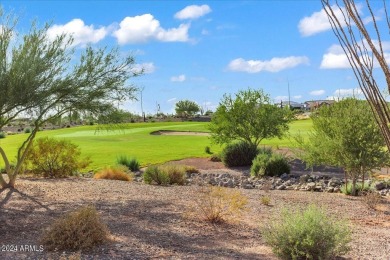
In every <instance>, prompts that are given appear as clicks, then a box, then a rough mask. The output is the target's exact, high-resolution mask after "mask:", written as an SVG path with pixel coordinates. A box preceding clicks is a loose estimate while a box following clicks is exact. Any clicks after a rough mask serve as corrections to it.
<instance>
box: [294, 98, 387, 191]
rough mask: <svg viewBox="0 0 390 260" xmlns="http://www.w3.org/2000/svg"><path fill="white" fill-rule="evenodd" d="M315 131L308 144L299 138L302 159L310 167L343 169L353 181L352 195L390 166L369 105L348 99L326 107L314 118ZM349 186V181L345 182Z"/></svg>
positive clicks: (346, 175) (311, 134)
mask: <svg viewBox="0 0 390 260" xmlns="http://www.w3.org/2000/svg"><path fill="white" fill-rule="evenodd" d="M311 118H312V120H313V129H314V130H313V131H312V132H311V133H310V135H309V138H308V140H306V141H305V140H303V138H302V137H299V138H297V139H296V140H298V143H300V146H301V148H302V150H303V152H302V159H303V160H304V161H306V162H307V163H308V164H309V166H313V165H321V164H328V165H334V166H339V167H343V168H344V171H345V177H346V179H347V178H349V179H351V182H352V195H357V190H356V183H357V181H358V179H362V180H363V185H364V179H365V176H366V174H367V173H370V172H371V171H373V170H375V169H378V168H381V167H383V166H387V165H389V162H390V154H389V153H388V152H387V150H386V149H384V147H385V142H384V139H383V136H382V135H381V132H380V129H379V127H378V125H377V124H376V122H375V119H374V117H373V115H372V111H371V110H370V107H369V104H368V102H367V101H365V100H364V101H363V100H357V99H354V98H348V99H345V100H342V101H340V102H337V103H335V104H333V105H332V106H330V107H327V106H323V107H321V108H320V109H319V110H318V111H317V112H315V113H313V114H312V116H311ZM346 183H347V181H346Z"/></svg>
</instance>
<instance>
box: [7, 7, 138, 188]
mask: <svg viewBox="0 0 390 260" xmlns="http://www.w3.org/2000/svg"><path fill="white" fill-rule="evenodd" d="M17 21H18V19H17V17H14V16H12V15H6V14H4V13H3V11H2V9H1V7H0V129H1V128H2V127H4V126H5V125H7V124H8V123H9V122H11V121H12V120H14V119H16V118H18V117H20V116H21V115H28V116H30V117H31V118H34V122H33V126H32V131H31V133H30V134H29V135H28V137H27V138H26V140H25V141H24V142H23V143H22V145H21V146H20V147H19V148H18V151H17V156H16V163H15V167H11V164H10V161H9V159H8V157H7V154H6V153H5V151H4V149H3V148H2V147H1V146H0V157H1V159H2V160H3V162H4V165H5V171H6V173H7V176H8V181H7V180H6V179H4V178H3V176H2V174H0V186H1V187H2V188H8V187H14V185H15V181H16V177H17V176H18V174H19V173H20V172H21V171H22V165H23V162H24V160H25V158H26V156H27V151H28V150H29V148H30V147H31V146H32V143H33V140H34V139H35V136H36V134H37V132H38V130H39V129H40V127H41V126H42V125H44V124H45V122H47V121H49V120H50V119H52V118H60V117H62V116H63V115H66V114H67V113H69V111H78V112H80V113H81V112H84V113H85V112H88V113H90V114H91V115H95V116H96V115H98V114H101V113H102V112H104V111H107V110H109V109H112V108H113V106H114V104H118V102H121V101H125V100H127V99H134V98H135V97H134V94H135V92H136V90H137V89H136V87H135V86H134V85H132V84H130V83H129V82H128V80H129V79H130V78H131V77H133V76H137V75H139V74H142V71H141V72H139V73H138V72H134V69H133V68H134V64H135V60H134V57H133V56H127V57H125V56H123V55H121V54H120V53H119V51H118V50H117V49H113V50H109V49H106V48H95V47H91V46H88V47H86V48H85V49H84V50H81V51H80V54H79V55H77V56H76V55H75V49H74V48H73V47H72V42H73V38H72V36H69V35H67V34H62V35H59V36H58V37H56V38H55V39H54V40H51V39H49V37H48V33H47V32H48V30H49V25H48V24H46V25H45V26H44V27H42V28H38V27H37V25H36V23H33V24H32V26H31V28H30V31H28V32H27V33H26V34H25V35H20V34H18V32H17V30H16V25H17Z"/></svg>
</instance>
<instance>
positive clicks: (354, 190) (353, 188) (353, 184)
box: [351, 176, 357, 196]
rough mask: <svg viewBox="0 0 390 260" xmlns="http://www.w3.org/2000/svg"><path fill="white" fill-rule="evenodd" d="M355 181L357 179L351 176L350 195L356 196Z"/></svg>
mask: <svg viewBox="0 0 390 260" xmlns="http://www.w3.org/2000/svg"><path fill="white" fill-rule="evenodd" d="M356 181H357V178H356V176H353V178H352V191H351V195H352V196H357V190H356Z"/></svg>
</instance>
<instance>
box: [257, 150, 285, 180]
mask: <svg viewBox="0 0 390 260" xmlns="http://www.w3.org/2000/svg"><path fill="white" fill-rule="evenodd" d="M283 173H290V166H289V165H288V161H287V159H286V157H285V156H283V155H281V154H277V153H272V152H271V153H269V152H268V151H264V152H260V153H259V154H258V155H257V156H256V158H255V159H254V160H253V162H252V166H251V174H252V175H253V176H256V177H261V176H280V175H282V174H283Z"/></svg>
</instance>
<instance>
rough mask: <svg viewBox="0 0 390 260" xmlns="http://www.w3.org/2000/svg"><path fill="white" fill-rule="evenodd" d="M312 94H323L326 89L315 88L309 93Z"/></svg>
mask: <svg viewBox="0 0 390 260" xmlns="http://www.w3.org/2000/svg"><path fill="white" fill-rule="evenodd" d="M309 94H310V95H311V96H321V95H323V94H325V90H323V89H320V90H313V91H311V92H310V93H309Z"/></svg>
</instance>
